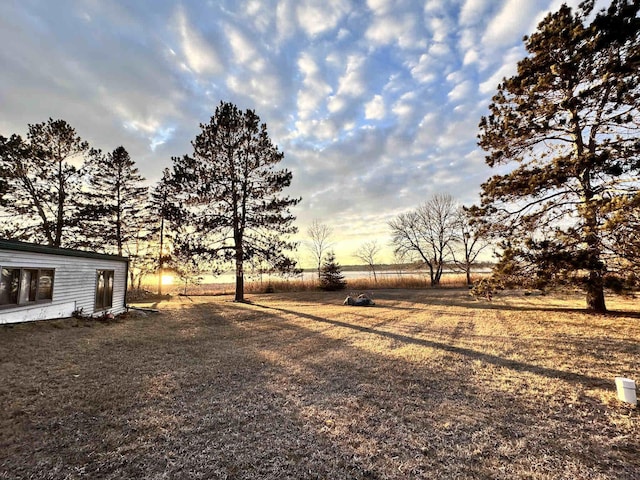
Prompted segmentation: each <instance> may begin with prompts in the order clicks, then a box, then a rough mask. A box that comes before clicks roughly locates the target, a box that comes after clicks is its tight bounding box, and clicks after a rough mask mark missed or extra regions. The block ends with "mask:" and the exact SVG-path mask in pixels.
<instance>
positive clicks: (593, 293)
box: [587, 270, 607, 313]
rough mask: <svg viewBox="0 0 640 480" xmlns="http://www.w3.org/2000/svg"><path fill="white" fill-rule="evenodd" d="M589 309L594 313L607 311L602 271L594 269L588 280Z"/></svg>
mask: <svg viewBox="0 0 640 480" xmlns="http://www.w3.org/2000/svg"><path fill="white" fill-rule="evenodd" d="M587 310H589V311H592V312H594V313H606V311H607V307H606V305H605V301H604V281H603V278H602V273H601V272H598V271H595V270H592V271H591V272H589V279H588V280H587Z"/></svg>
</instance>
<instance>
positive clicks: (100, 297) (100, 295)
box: [96, 270, 104, 310]
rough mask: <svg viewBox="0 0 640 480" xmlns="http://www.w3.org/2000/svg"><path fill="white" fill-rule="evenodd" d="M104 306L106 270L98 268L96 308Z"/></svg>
mask: <svg viewBox="0 0 640 480" xmlns="http://www.w3.org/2000/svg"><path fill="white" fill-rule="evenodd" d="M102 308H104V270H98V272H97V279H96V309H97V310H99V309H102Z"/></svg>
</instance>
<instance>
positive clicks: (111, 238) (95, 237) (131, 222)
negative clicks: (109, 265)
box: [82, 146, 148, 258]
mask: <svg viewBox="0 0 640 480" xmlns="http://www.w3.org/2000/svg"><path fill="white" fill-rule="evenodd" d="M143 182H144V178H143V177H142V176H141V175H140V173H139V172H138V169H137V167H136V166H135V162H134V161H133V160H132V159H131V157H130V156H129V153H128V152H127V151H126V150H125V148H124V147H122V146H120V147H118V148H116V149H115V150H114V151H113V152H111V153H108V154H107V155H103V154H101V153H98V152H96V154H94V155H93V157H92V161H91V163H90V176H89V188H88V191H87V194H86V199H87V201H86V204H85V205H84V207H83V215H82V217H83V219H84V220H85V221H84V233H85V236H86V238H87V239H88V240H87V242H88V244H89V245H90V246H91V247H92V248H93V249H96V250H103V251H105V252H108V253H116V254H118V255H122V254H123V253H125V252H126V253H128V254H129V255H130V256H131V255H135V252H136V251H137V248H135V247H133V248H132V249H130V250H129V251H126V250H127V246H128V244H129V243H132V244H134V243H138V242H139V241H141V240H142V239H144V237H145V236H146V235H147V226H146V224H147V222H148V218H147V217H146V215H147V213H148V212H146V211H145V208H146V204H147V187H146V186H144V185H143ZM132 258H133V257H132Z"/></svg>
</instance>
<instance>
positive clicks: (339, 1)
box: [296, 0, 349, 37]
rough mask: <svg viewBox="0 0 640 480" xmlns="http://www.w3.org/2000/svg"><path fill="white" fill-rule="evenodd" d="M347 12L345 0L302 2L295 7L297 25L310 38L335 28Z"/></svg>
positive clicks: (309, 0)
mask: <svg viewBox="0 0 640 480" xmlns="http://www.w3.org/2000/svg"><path fill="white" fill-rule="evenodd" d="M348 11H349V4H348V2H347V1H346V0H325V1H323V2H317V1H315V0H303V1H301V2H300V3H299V4H298V6H297V7H296V14H297V19H298V23H299V25H300V27H301V28H302V29H303V30H304V31H305V32H306V33H307V35H309V36H311V37H313V36H316V35H319V34H322V33H324V32H326V31H328V30H333V29H334V28H336V26H337V25H338V23H339V22H340V21H341V20H342V18H343V17H344V15H345V14H346V13H347V12H348Z"/></svg>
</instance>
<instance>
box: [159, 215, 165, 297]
mask: <svg viewBox="0 0 640 480" xmlns="http://www.w3.org/2000/svg"><path fill="white" fill-rule="evenodd" d="M163 250H164V216H163V217H161V218H160V254H159V255H158V295H162V251H163Z"/></svg>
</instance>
